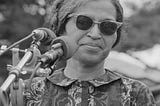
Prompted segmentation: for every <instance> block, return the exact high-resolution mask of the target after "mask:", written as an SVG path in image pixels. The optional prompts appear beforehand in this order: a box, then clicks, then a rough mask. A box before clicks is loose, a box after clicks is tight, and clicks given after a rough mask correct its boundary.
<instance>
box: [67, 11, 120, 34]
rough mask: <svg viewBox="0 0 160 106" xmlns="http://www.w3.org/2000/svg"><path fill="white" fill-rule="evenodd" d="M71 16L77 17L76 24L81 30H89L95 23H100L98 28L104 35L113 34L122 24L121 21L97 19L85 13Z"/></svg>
mask: <svg viewBox="0 0 160 106" xmlns="http://www.w3.org/2000/svg"><path fill="white" fill-rule="evenodd" d="M69 17H75V18H76V26H77V28H78V29H80V30H89V29H91V28H92V27H93V26H94V24H98V28H99V30H100V32H101V33H102V34H103V35H107V36H110V35H113V34H114V33H115V32H116V31H117V29H118V28H119V27H120V26H121V25H122V23H121V22H116V21H112V20H103V21H95V20H93V19H92V18H90V17H88V16H85V15H77V14H70V15H69Z"/></svg>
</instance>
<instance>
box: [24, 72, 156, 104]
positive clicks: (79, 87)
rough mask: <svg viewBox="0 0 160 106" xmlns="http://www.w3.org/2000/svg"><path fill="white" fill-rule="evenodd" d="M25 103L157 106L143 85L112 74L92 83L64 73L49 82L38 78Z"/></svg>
mask: <svg viewBox="0 0 160 106" xmlns="http://www.w3.org/2000/svg"><path fill="white" fill-rule="evenodd" d="M25 83H26V84H27V81H26V82H25ZM24 103H25V106H156V104H155V101H154V98H153V96H152V94H151V92H150V91H149V89H148V88H147V87H146V86H145V85H144V84H143V83H141V82H139V81H136V80H132V79H129V78H126V77H122V76H120V75H118V74H117V73H114V72H112V71H109V70H106V73H105V74H104V75H102V76H100V77H98V78H96V79H93V80H90V81H79V80H76V79H70V78H67V77H66V76H65V75H64V74H63V69H61V70H57V71H56V72H54V73H53V74H52V75H51V76H49V77H47V78H45V77H36V78H34V79H33V80H32V83H31V86H30V88H27V87H25V89H24Z"/></svg>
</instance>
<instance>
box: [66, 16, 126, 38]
mask: <svg viewBox="0 0 160 106" xmlns="http://www.w3.org/2000/svg"><path fill="white" fill-rule="evenodd" d="M78 16H85V17H88V18H90V19H91V20H92V25H91V26H90V28H89V29H87V30H90V29H91V28H92V27H93V26H94V25H95V24H98V28H99V30H100V32H101V33H102V31H101V29H100V24H101V23H102V22H112V23H115V24H116V25H117V28H116V30H115V32H116V31H117V30H118V28H119V27H121V26H122V25H123V23H122V22H117V21H113V20H102V21H96V20H94V19H93V18H92V17H89V16H87V15H83V14H69V15H68V18H71V17H74V18H75V22H77V17H78ZM76 26H77V25H76ZM77 28H78V27H77ZM78 29H79V28H78ZM80 30H82V29H80ZM115 32H114V33H115ZM114 33H113V34H114ZM102 34H103V35H106V34H104V33H102ZM111 35H112V34H111Z"/></svg>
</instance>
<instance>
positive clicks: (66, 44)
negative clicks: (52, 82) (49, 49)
mask: <svg viewBox="0 0 160 106" xmlns="http://www.w3.org/2000/svg"><path fill="white" fill-rule="evenodd" d="M56 43H61V44H62V47H61V48H62V50H63V56H62V57H61V59H62V60H67V59H69V58H71V57H72V56H73V55H74V53H75V52H76V51H77V49H78V47H79V46H78V45H77V43H76V41H75V40H72V38H70V37H68V36H60V37H58V38H56V39H54V40H53V42H52V45H54V44H56Z"/></svg>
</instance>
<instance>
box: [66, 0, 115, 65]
mask: <svg viewBox="0 0 160 106" xmlns="http://www.w3.org/2000/svg"><path fill="white" fill-rule="evenodd" d="M74 14H76V15H73V16H71V18H70V20H69V21H68V23H67V24H66V32H65V35H66V36H69V38H71V39H72V41H73V40H74V41H75V42H76V44H77V45H78V47H79V48H78V49H77V51H76V52H75V54H74V55H73V56H72V59H76V60H77V61H79V62H81V63H83V64H88V65H95V64H98V63H100V62H103V61H104V59H105V58H106V57H107V56H108V54H109V51H110V50H111V48H112V45H113V44H114V43H115V41H116V38H117V33H116V32H115V33H113V34H106V33H105V34H104V32H103V30H100V29H101V28H100V27H99V26H102V27H103V25H98V24H97V22H98V23H99V22H107V21H108V20H109V21H116V9H115V7H114V6H113V4H112V3H111V2H110V0H97V1H90V2H87V3H86V4H85V5H83V6H81V7H80V8H79V9H78V10H77V11H76V12H75V13H74ZM80 15H82V17H79V16H80ZM83 16H87V19H88V18H90V19H92V20H93V21H95V23H93V24H92V26H91V27H90V28H85V24H84V23H85V22H86V23H87V25H88V22H89V21H90V20H86V17H85V18H84V17H83ZM77 17H79V19H80V20H81V21H82V25H80V27H81V29H80V28H78V27H77V25H76V20H77ZM106 20H107V21H106ZM83 25H84V26H83Z"/></svg>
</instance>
